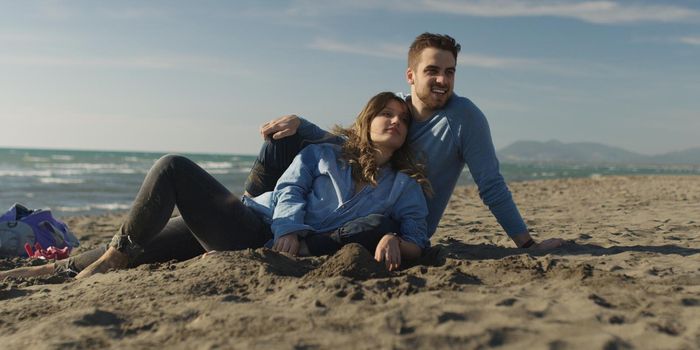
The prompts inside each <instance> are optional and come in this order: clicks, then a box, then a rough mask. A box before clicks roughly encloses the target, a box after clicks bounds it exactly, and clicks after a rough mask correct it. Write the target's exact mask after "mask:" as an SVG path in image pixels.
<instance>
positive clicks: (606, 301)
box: [0, 176, 700, 349]
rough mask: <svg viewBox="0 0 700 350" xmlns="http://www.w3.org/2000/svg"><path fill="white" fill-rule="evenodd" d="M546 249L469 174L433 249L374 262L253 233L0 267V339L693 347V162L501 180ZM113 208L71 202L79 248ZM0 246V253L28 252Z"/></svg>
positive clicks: (697, 208)
mask: <svg viewBox="0 0 700 350" xmlns="http://www.w3.org/2000/svg"><path fill="white" fill-rule="evenodd" d="M510 187H511V190H512V192H513V195H514V197H515V199H516V202H517V203H518V206H519V207H520V210H521V212H522V214H523V216H524V217H525V218H526V221H527V223H528V225H529V227H530V229H531V231H532V233H533V236H535V237H536V238H537V239H546V238H551V237H560V238H564V239H567V240H570V241H571V242H570V243H567V244H566V245H565V246H564V247H562V248H559V249H556V250H553V251H549V252H532V251H526V250H521V249H516V248H513V247H514V245H513V243H512V242H511V241H510V239H509V238H508V237H507V236H505V234H504V233H503V232H502V230H501V229H500V226H498V224H497V223H496V221H495V219H494V218H493V217H492V216H491V215H490V213H489V212H488V210H487V209H486V208H484V206H483V205H482V204H481V202H480V200H479V198H478V195H477V193H476V191H475V189H474V188H471V187H461V188H458V189H457V190H456V192H455V194H454V195H453V197H452V200H451V202H450V205H449V207H448V210H447V212H446V213H445V216H444V217H443V219H442V222H441V225H440V227H439V229H438V232H437V233H436V234H435V236H433V239H432V242H433V244H434V245H435V246H438V247H439V248H440V249H439V251H438V252H439V254H435V255H433V256H431V258H430V259H426V260H425V261H423V264H418V265H415V266H412V267H408V268H406V269H404V270H401V271H398V272H391V273H390V272H387V271H385V270H384V269H383V267H382V266H380V265H377V264H376V263H374V262H373V261H372V260H371V258H370V257H371V255H372V254H371V253H369V252H367V251H365V250H363V249H362V248H360V247H357V246H347V247H345V248H344V249H343V250H341V251H340V252H338V253H337V254H335V255H334V256H331V257H316V258H292V257H288V256H284V255H280V254H277V253H275V252H272V251H269V250H264V249H258V250H248V251H239V252H225V253H220V254H216V255H213V256H209V257H207V258H205V259H199V258H195V259H192V260H188V261H184V262H175V261H173V262H168V263H162V264H151V265H143V266H140V267H137V268H134V269H130V270H125V271H118V272H110V273H108V274H104V275H98V276H94V277H91V278H88V279H85V280H79V281H76V280H73V279H70V278H66V277H62V276H50V277H42V278H16V279H6V280H4V281H0V344H3V345H2V347H3V348H6V349H15V348H20V347H27V346H31V347H33V348H39V349H41V348H61V349H64V348H71V349H94V348H104V347H113V348H154V347H159V348H160V347H167V348H187V349H191V348H235V349H328V348H333V349H387V348H395V349H414V348H423V349H434V348H459V349H483V348H495V347H500V348H506V349H521V348H533V349H534V348H537V349H632V348H637V349H693V348H700V254H699V253H700V177H690V176H689V177H670V176H668V177H666V176H656V177H601V178H595V179H565V180H546V181H532V182H522V183H513V184H511V186H510ZM120 220H121V216H120V215H111V216H101V217H96V216H92V217H70V218H65V221H66V222H67V223H68V224H69V226H70V227H71V228H72V229H73V230H74V231H75V232H76V234H77V235H78V237H79V238H80V239H81V242H82V246H81V248H79V249H87V248H90V247H94V246H96V245H98V244H103V243H105V242H106V241H107V240H108V239H109V238H110V237H111V235H112V234H113V233H114V231H115V230H116V228H117V227H118V225H119V222H120ZM26 264H28V262H27V261H26V260H21V259H5V260H0V269H2V270H4V269H8V268H11V267H16V266H22V265H26Z"/></svg>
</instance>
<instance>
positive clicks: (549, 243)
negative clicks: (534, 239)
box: [530, 238, 566, 250]
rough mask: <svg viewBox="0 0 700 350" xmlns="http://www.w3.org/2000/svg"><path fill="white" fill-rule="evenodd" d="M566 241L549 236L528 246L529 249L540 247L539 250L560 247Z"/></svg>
mask: <svg viewBox="0 0 700 350" xmlns="http://www.w3.org/2000/svg"><path fill="white" fill-rule="evenodd" d="M565 242H566V241H565V240H563V239H561V238H550V239H545V240H544V241H542V242H539V243H535V244H534V245H532V246H531V247H530V248H531V249H541V250H546V249H554V248H558V247H561V246H562V245H564V243H565Z"/></svg>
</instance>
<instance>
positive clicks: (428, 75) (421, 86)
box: [406, 47, 457, 110]
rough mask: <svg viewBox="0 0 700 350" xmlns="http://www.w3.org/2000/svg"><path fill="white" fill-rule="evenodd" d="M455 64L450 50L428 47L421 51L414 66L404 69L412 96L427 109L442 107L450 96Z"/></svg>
mask: <svg viewBox="0 0 700 350" xmlns="http://www.w3.org/2000/svg"><path fill="white" fill-rule="evenodd" d="M456 64H457V62H455V58H454V56H452V53H451V52H450V51H447V50H440V49H436V48H432V47H429V48H426V49H424V50H423V51H421V53H420V56H419V59H418V63H417V64H415V67H409V68H408V70H407V71H406V78H407V80H408V83H409V84H411V85H412V86H413V91H412V92H413V95H414V97H417V98H418V99H419V100H420V102H421V103H422V104H423V106H424V107H425V108H427V109H428V110H436V109H440V108H442V107H443V106H445V104H446V103H447V100H448V99H449V98H450V96H452V89H453V88H454V79H455V67H456Z"/></svg>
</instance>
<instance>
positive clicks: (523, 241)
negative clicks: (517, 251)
mask: <svg viewBox="0 0 700 350" xmlns="http://www.w3.org/2000/svg"><path fill="white" fill-rule="evenodd" d="M511 239H512V240H513V242H514V243H515V245H516V246H518V247H520V248H527V249H541V250H547V249H554V248H558V247H561V246H562V245H563V244H564V243H565V242H566V241H565V240H563V239H561V238H550V239H545V240H544V241H542V242H539V243H538V242H535V241H534V240H532V236H530V234H529V233H527V232H525V233H523V234H519V235H517V236H513V237H511ZM530 240H532V241H533V242H534V244H532V245H530V246H528V247H525V245H527V243H528V242H529V241H530Z"/></svg>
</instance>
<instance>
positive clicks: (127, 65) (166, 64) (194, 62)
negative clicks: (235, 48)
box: [0, 54, 246, 75]
mask: <svg viewBox="0 0 700 350" xmlns="http://www.w3.org/2000/svg"><path fill="white" fill-rule="evenodd" d="M0 65H7V66H9V65H14V66H35V67H77V68H108V69H144V70H171V71H189V72H199V73H211V74H222V75H244V74H246V72H244V71H242V70H240V69H239V68H237V65H236V62H232V61H230V60H226V59H220V58H215V57H206V56H187V55H176V54H173V55H143V56H124V57H109V58H107V57H88V56H48V55H31V54H29V55H11V54H3V55H0Z"/></svg>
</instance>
